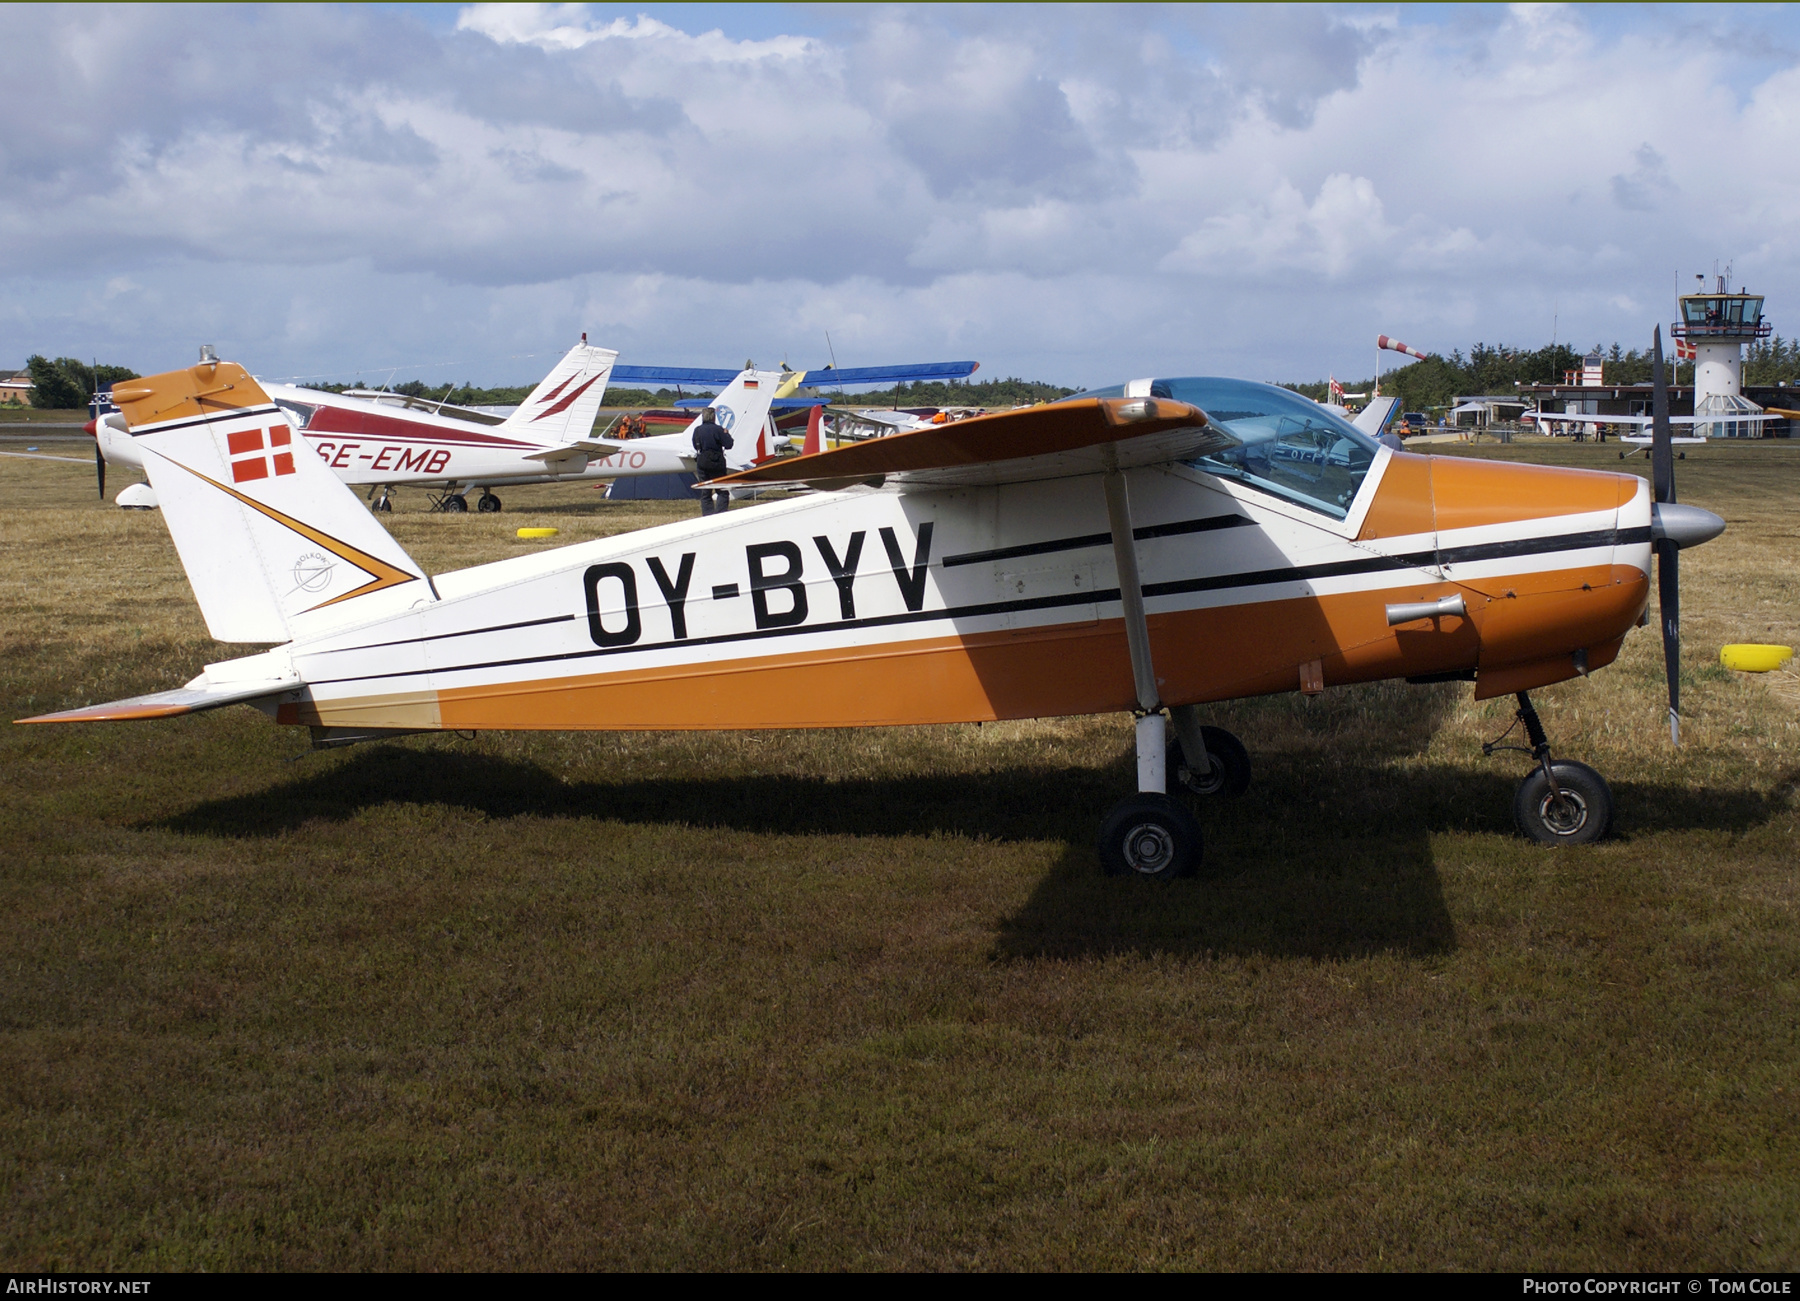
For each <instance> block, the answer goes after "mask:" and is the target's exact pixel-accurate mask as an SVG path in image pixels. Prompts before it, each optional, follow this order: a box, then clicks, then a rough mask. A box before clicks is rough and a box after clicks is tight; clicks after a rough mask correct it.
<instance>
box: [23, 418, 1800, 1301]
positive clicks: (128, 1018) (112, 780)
mask: <svg viewBox="0 0 1800 1301" xmlns="http://www.w3.org/2000/svg"><path fill="white" fill-rule="evenodd" d="M1453 450H1460V449H1453ZM1478 454H1483V455H1512V456H1522V455H1531V456H1533V457H1534V458H1536V459H1557V460H1563V461H1568V462H1580V463H1585V464H1591V465H1596V466H1603V467H1604V468H1618V463H1617V461H1616V459H1614V458H1613V453H1612V451H1611V450H1604V451H1602V450H1601V449H1593V448H1555V449H1544V448H1531V449H1527V448H1522V447H1513V448H1505V449H1496V450H1495V451H1492V452H1488V451H1483V452H1480V453H1478ZM1680 474H1681V486H1682V496H1683V499H1684V500H1689V501H1694V502H1697V503H1699V504H1702V505H1711V506H1713V507H1714V508H1715V509H1719V510H1721V511H1722V513H1724V514H1726V515H1727V516H1728V518H1730V519H1731V521H1732V531H1731V532H1730V533H1729V534H1727V536H1726V538H1724V539H1723V540H1721V541H1719V542H1716V543H1714V544H1712V545H1710V546H1708V547H1706V548H1703V549H1701V550H1699V551H1696V552H1692V553H1689V555H1688V557H1687V560H1686V565H1685V568H1684V576H1685V578H1686V584H1685V589H1684V610H1685V614H1686V626H1687V630H1688V638H1687V651H1686V657H1685V664H1686V668H1687V670H1688V673H1689V680H1688V684H1687V687H1686V692H1687V696H1686V705H1687V719H1686V725H1685V732H1684V741H1685V744H1684V745H1683V747H1682V749H1681V750H1680V751H1679V752H1676V751H1673V750H1671V749H1670V747H1669V745H1668V742H1667V736H1666V732H1665V731H1664V729H1663V721H1662V719H1663V715H1662V706H1661V689H1662V688H1661V679H1660V653H1659V649H1658V647H1657V645H1656V644H1655V641H1654V638H1653V636H1652V633H1651V631H1650V630H1646V631H1645V632H1641V633H1639V634H1637V635H1635V636H1634V637H1633V638H1632V639H1631V641H1630V642H1629V644H1628V646H1627V649H1626V651H1625V653H1624V655H1623V656H1622V657H1621V659H1620V662H1619V663H1618V664H1617V665H1616V666H1614V667H1613V668H1610V669H1608V670H1606V671H1604V672H1601V673H1598V674H1596V675H1595V676H1594V677H1593V678H1592V679H1589V680H1587V681H1584V682H1576V683H1571V684H1567V685H1565V686H1562V687H1558V688H1554V689H1551V690H1547V691H1545V692H1542V693H1540V695H1539V705H1540V708H1541V710H1542V711H1543V713H1544V716H1545V718H1546V721H1547V723H1548V725H1549V726H1550V729H1551V732H1552V736H1553V738H1554V740H1555V741H1556V743H1557V745H1558V747H1559V749H1560V750H1561V751H1562V752H1565V753H1567V754H1569V755H1570V756H1572V757H1579V758H1582V759H1585V760H1587V761H1588V762H1591V763H1593V764H1595V765H1596V766H1597V767H1599V768H1600V769H1601V770H1602V771H1604V772H1605V773H1606V774H1607V775H1608V776H1609V778H1610V779H1611V780H1612V783H1613V786H1614V790H1615V792H1616V793H1617V796H1618V801H1619V811H1618V818H1617V823H1618V832H1617V835H1616V836H1615V837H1614V838H1613V839H1611V840H1610V841H1608V842H1606V843H1604V844H1601V845H1597V846H1594V847H1591V848H1588V849H1582V850H1574V851H1565V852H1560V853H1552V852H1545V851H1541V850H1537V849H1534V848H1532V847H1530V846H1528V845H1526V844H1524V843H1523V842H1522V841H1520V840H1519V839H1518V838H1516V836H1515V835H1514V834H1513V832H1512V830H1511V826H1510V814H1509V808H1510V799H1511V793H1512V788H1513V784H1514V782H1515V781H1516V779H1517V777H1518V776H1519V765H1518V763H1517V762H1516V761H1515V759H1510V758H1509V759H1506V760H1499V759H1496V760H1484V759H1482V758H1481V757H1480V752H1479V748H1478V742H1479V741H1480V740H1481V739H1484V738H1485V737H1488V736H1491V735H1493V734H1495V733H1497V732H1499V731H1500V730H1501V729H1502V728H1503V727H1504V726H1505V724H1506V722H1507V713H1508V710H1507V707H1506V706H1505V705H1503V704H1500V703H1498V702H1495V703H1487V704H1481V705H1476V704H1474V703H1473V702H1472V701H1471V700H1470V698H1469V694H1468V688H1467V687H1466V686H1464V687H1460V688H1459V687H1456V686H1439V687H1427V688H1412V687H1405V686H1403V685H1384V686H1379V687H1371V688H1366V689H1359V690H1351V691H1333V692H1328V693H1327V694H1326V695H1324V696H1322V697H1319V698H1318V699H1315V700H1311V701H1308V700H1304V699H1301V698H1298V697H1285V698H1277V699H1270V700H1261V701H1248V702H1241V703H1238V704H1235V705H1232V706H1229V707H1226V708H1222V709H1220V710H1219V711H1218V713H1217V716H1216V717H1217V721H1219V722H1221V723H1222V724H1224V725H1226V726H1229V727H1232V728H1234V729H1235V730H1237V731H1238V732H1239V733H1240V734H1241V735H1243V736H1244V737H1245V739H1246V740H1247V742H1248V743H1249V745H1250V748H1251V750H1252V752H1253V754H1254V756H1255V759H1256V762H1257V765H1258V778H1257V784H1256V786H1255V787H1254V788H1253V790H1252V792H1251V794H1250V796H1248V797H1247V798H1246V799H1245V800H1243V801H1241V802H1239V803H1237V804H1233V805H1228V806H1224V807H1216V808H1207V809H1205V810H1204V811H1203V821H1204V824H1205V826H1206V829H1207V834H1208V837H1209V842H1208V843H1209V871H1208V874H1207V875H1206V876H1205V877H1203V878H1202V879H1199V880H1195V881H1191V882H1183V883H1179V884H1177V885H1175V886H1173V887H1169V888H1156V887H1152V886H1150V885H1147V884H1145V883H1141V882H1131V881H1110V880H1104V879H1101V878H1100V877H1099V876H1098V875H1097V871H1096V865H1095V862H1094V855H1093V851H1092V848H1091V844H1090V842H1091V838H1092V835H1093V831H1094V827H1095V825H1096V823H1097V820H1098V818H1099V816H1100V814H1101V813H1102V811H1103V810H1104V809H1105V808H1106V807H1107V805H1108V804H1109V803H1110V802H1111V801H1112V800H1114V799H1116V798H1118V797H1119V795H1121V794H1122V793H1124V792H1125V791H1126V790H1127V789H1128V788H1129V786H1130V784H1131V762H1130V753H1129V728H1128V726H1127V725H1126V721H1125V720H1124V719H1122V718H1098V719H1075V720H1058V721H1040V722H1029V723H1013V724H1003V725H990V726H987V727H942V728H925V729H916V730H910V731H909V730H883V731H867V732H849V733H836V732H822V733H818V732H814V733H770V734H721V735H691V734H679V735H654V734H625V735H612V734H590V735H567V736H540V735H534V734H490V735H483V736H479V737H477V738H475V739H474V740H465V739H461V738H457V737H430V738H416V739H411V740H407V741H403V742H400V743H397V744H391V745H381V746H374V747H367V748H358V749H355V750H350V751H341V752H332V753H325V754H311V753H309V752H308V751H307V749H306V743H305V737H304V734H303V733H298V732H295V731H288V730H282V729H277V728H275V727H273V726H272V725H270V724H269V723H268V722H267V721H266V720H264V719H263V718H262V717H261V716H260V715H258V714H255V713H253V712H251V711H249V710H247V709H240V710H223V711H219V712H216V713H211V714H206V715H201V716H197V717H193V718H187V719H179V720H173V721H170V722H166V723H158V724H141V725H130V726H124V725H121V726H109V727H87V728H32V729H26V728H10V727H8V728H5V729H4V730H0V747H3V748H0V756H3V758H0V763H3V764H4V768H3V771H4V775H5V780H6V797H5V800H4V803H3V804H0V937H3V943H0V959H3V960H4V964H5V970H4V983H3V984H0V1051H3V1052H4V1060H5V1061H6V1063H7V1066H6V1069H5V1070H4V1071H0V1135H3V1136H4V1137H3V1148H0V1150H3V1151H4V1153H5V1158H6V1159H5V1161H4V1163H3V1164H0V1259H3V1260H4V1263H5V1264H6V1266H7V1267H9V1268H15V1269H32V1270H37V1269H46V1268H56V1267H61V1268H105V1269H127V1268H129V1269H142V1268H154V1267H162V1268H201V1267H205V1268H274V1267H287V1268H359V1267H374V1268H421V1267H426V1268H430V1267H439V1268H490V1267H513V1266H538V1267H551V1268H559V1267H604V1266H618V1267H633V1266H635V1267H752V1268H784V1267H796V1268H803V1267H832V1266H848V1267H858V1268H890V1267H968V1268H975V1267H1071V1266H1072V1267H1082V1266H1086V1267H1125V1268H1137V1267H1143V1268H1160V1267H1187V1266H1202V1267H1241V1268H1250V1267H1277V1268H1346V1267H1363V1268H1376V1267H1392V1268H1502V1269H1504V1268H1565V1269H1602V1268H1612V1269H1648V1268H1680V1269H1693V1268H1700V1267H1707V1268H1720V1269H1723V1268H1734V1267H1735V1268H1745V1269H1749V1268H1756V1269H1764V1270H1767V1269H1774V1268H1792V1267H1793V1266H1794V1265H1795V1263H1796V1261H1797V1260H1800V1216H1797V1215H1796V1210H1795V1208H1796V1206H1797V1205H1800V1169H1797V1160H1796V1158H1797V1156H1800V1124H1797V1121H1800V1115H1797V1109H1796V1094H1795V1091H1796V1089H1797V1088H1800V1085H1797V1084H1796V1079H1797V1078H1800V1077H1797V1075H1796V1069H1795V1068H1796V1065H1797V1063H1800V1043H1797V1038H1800V1035H1797V1031H1796V1024H1797V1020H1796V1012H1797V1010H1800V1007H1797V1004H1800V997H1797V995H1800V957H1797V948H1796V943H1795V941H1796V888H1795V880H1794V875H1795V865H1796V863H1797V862H1800V853H1797V852H1796V849H1797V847H1800V836H1797V835H1796V827H1795V823H1796V812H1795V800H1794V792H1795V785H1796V782H1797V781H1800V754H1797V752H1796V746H1797V745H1800V678H1795V677H1794V676H1793V675H1791V674H1790V675H1786V676H1785V677H1777V678H1776V679H1773V680H1772V679H1770V678H1750V677H1741V676H1737V675H1731V674H1727V673H1725V672H1724V671H1722V670H1719V669H1717V668H1716V667H1712V665H1713V664H1714V663H1716V660H1715V658H1714V657H1715V656H1716V651H1717V647H1718V645H1719V644H1720V643H1721V642H1722V641H1726V640H1759V641H1760V640H1773V641H1782V642H1786V643H1788V644H1793V643H1795V642H1797V641H1800V609H1797V606H1796V593H1797V586H1796V578H1797V577H1800V575H1797V573H1796V565H1797V563H1800V546H1797V545H1796V532H1797V531H1800V530H1797V529H1796V526H1795V522H1794V520H1795V516H1794V514H1793V510H1794V502H1795V487H1796V485H1797V483H1800V449H1788V448H1785V447H1747V448H1708V449H1706V450H1705V451H1704V452H1703V453H1701V454H1697V455H1695V456H1694V457H1691V458H1690V459H1689V460H1688V461H1686V462H1684V463H1682V465H1681V466H1680ZM0 485H3V486H4V489H5V499H6V501H7V503H8V509H7V511H6V512H5V513H4V514H3V515H0V556H3V558H4V561H5V564H4V566H3V568H0V611H3V612H4V613H3V614H0V705H4V707H5V709H6V710H7V711H8V716H9V717H17V716H20V715H23V714H25V713H29V712H37V711H40V710H43V709H48V708H55V707H59V706H64V705H72V704H77V703H85V702H89V701H93V700H101V699H110V698H113V697H116V696H122V695H127V694H132V693H134V692H139V691H147V690H156V689H161V688H165V687H168V686H171V685H175V684H177V683H179V682H181V681H184V680H185V679H186V678H187V677H189V676H191V675H192V673H193V672H194V671H195V670H196V669H197V667H198V666H199V665H200V664H202V663H204V662H205V661H206V660H208V659H217V658H222V657H224V656H226V655H228V654H231V653H234V652H233V651H232V650H231V649H230V648H224V647H219V646H217V645H216V644H214V643H212V642H210V641H209V640H208V639H207V637H206V635H205V630H204V627H203V625H202V624H201V622H200V620H199V617H198V613H197V611H196V610H195V609H194V607H193V604H192V601H191V598H190V597H189V595H188V593H187V588H186V584H185V582H184V581H183V580H182V578H181V575H180V570H179V567H178V565H177V564H176V561H175V557H174V553H173V548H172V547H171V545H170V544H169V542H168V538H167V535H166V533H165V532H164V530H163V527H162V524H161V522H160V520H159V519H157V517H155V516H154V515H144V514H133V513H126V512H121V511H117V510H114V509H112V508H111V507H102V506H100V505H99V504H98V503H94V502H92V501H91V500H90V498H91V496H92V493H93V488H92V485H91V481H90V480H89V478H88V477H86V476H85V475H84V474H83V473H82V471H81V468H80V467H78V466H72V465H71V466H61V465H57V464H55V463H47V462H29V461H0ZM595 497H596V494H592V493H588V492H586V491H585V490H583V489H554V488H553V489H534V490H515V491H514V492H512V493H510V494H508V495H507V505H508V510H507V513H506V514H504V515H503V516H501V517H499V518H498V519H494V518H490V517H480V516H473V515H471V516H465V517H461V518H457V517H442V516H430V515H425V514H422V513H418V512H416V511H412V512H407V511H403V512H402V513H400V514H397V515H396V516H395V517H394V519H393V528H394V531H395V533H396V534H397V535H398V536H399V538H400V539H401V541H402V542H403V543H404V544H405V545H406V546H407V547H408V548H410V549H411V550H412V551H413V552H414V554H415V555H417V556H418V557H419V558H420V559H421V560H422V561H424V562H425V563H427V564H428V565H430V566H432V567H433V568H434V569H443V568H449V567H454V566H457V565H462V564H468V563H472V562H475V561H478V560H482V559H489V558H493V557H495V556H499V555H504V554H508V553H510V552H511V551H513V550H514V549H516V548H519V547H523V546H526V545H533V544H525V543H520V542H517V541H516V540H515V539H514V538H513V537H512V530H513V529H515V528H517V527H518V526H520V525H522V524H530V523H551V524H556V525H558V526H559V527H561V528H563V530H564V533H563V535H562V537H561V538H560V539H559V541H566V540H571V539H574V538H580V537H587V536H596V535H598V534H601V533H605V532H611V531H615V530H617V529H620V528H629V527H637V526H641V525H643V524H645V523H648V522H652V521H655V520H660V519H664V518H668V517H670V516H671V515H672V514H674V513H676V512H678V511H679V510H681V509H682V508H679V507H668V506H663V505H660V504H656V503H642V504H630V505H625V504H620V505H616V506H606V505H596V504H594V502H595ZM419 504H422V503H420V502H418V501H416V500H413V499H406V500H404V501H403V505H419ZM685 509H687V510H692V509H693V508H692V507H687V508H685ZM539 545H541V544H539Z"/></svg>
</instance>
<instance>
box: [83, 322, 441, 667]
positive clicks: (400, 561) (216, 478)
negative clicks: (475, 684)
mask: <svg viewBox="0 0 1800 1301" xmlns="http://www.w3.org/2000/svg"><path fill="white" fill-rule="evenodd" d="M202 356H203V360H202V361H201V363H200V364H199V365H197V366H193V367H190V368H189V369H187V370H176V371H169V372H167V373H166V374H162V375H151V376H149V377H147V378H145V379H138V380H132V381H130V382H129V383H122V384H117V385H115V386H114V393H113V400H114V401H115V402H117V403H118V404H119V408H120V410H121V411H122V412H123V413H124V416H125V419H126V422H127V424H128V428H129V432H130V435H131V438H132V440H133V442H134V444H135V447H136V450H137V452H138V453H139V455H140V456H141V457H142V460H143V465H144V471H145V473H147V474H148V475H149V476H150V485H151V487H152V488H153V489H154V490H155V492H156V497H157V501H158V502H159V503H160V504H161V506H162V514H163V519H164V520H165V521H167V523H168V526H169V533H170V534H171V535H172V536H173V537H174V539H175V549H176V550H177V551H178V552H179V553H180V555H181V563H182V567H183V568H184V569H186V570H187V576H188V582H189V583H190V584H191V585H192V587H193V589H194V596H195V599H197V600H198V601H199V603H200V612H201V614H202V615H204V616H205V618H206V626H207V629H208V630H209V631H210V632H211V633H212V635H213V636H214V637H216V638H218V640H220V641H233V642H284V641H289V640H292V638H293V637H294V636H295V635H296V634H297V632H299V631H303V630H305V631H310V630H315V629H322V628H324V627H329V626H332V625H334V624H339V623H344V622H352V621H355V620H357V619H360V618H362V617H375V616H377V615H380V614H382V613H386V612H388V611H391V610H395V609H404V608H405V607H406V606H408V605H411V604H413V603H415V602H417V601H420V600H431V599H434V594H433V592H432V591H431V584H430V580H429V579H427V578H426V577H425V573H424V571H423V570H422V569H420V568H419V566H418V565H417V564H415V563H414V562H413V559H412V558H411V557H410V556H408V555H407V554H406V552H405V551H404V550H402V549H401V547H400V544H399V543H397V542H395V541H394V539H393V538H392V537H391V536H389V534H388V532H387V530H385V529H383V528H382V527H381V525H380V524H379V523H377V522H376V520H375V517H374V516H373V515H371V514H370V513H369V511H368V510H367V509H366V508H365V507H364V506H363V504H362V503H361V502H360V501H358V500H357V499H356V496H355V495H354V494H353V493H352V492H351V491H350V489H348V488H346V487H345V486H344V485H343V484H342V483H340V482H339V481H338V478H337V476H336V475H334V474H333V473H332V472H331V471H330V470H329V469H328V468H327V467H326V465H325V463H324V462H323V461H321V460H320V459H319V458H318V457H317V456H315V455H313V454H312V453H311V452H309V451H308V450H307V448H306V444H305V443H304V441H302V440H301V439H300V438H299V437H297V436H296V435H294V433H293V432H292V430H291V428H290V426H289V425H288V422H287V419H286V418H285V417H284V416H283V415H282V413H281V411H280V410H279V409H278V408H277V407H276V406H275V404H274V403H272V402H271V401H269V397H268V395H267V394H266V393H264V392H263V390H262V388H261V387H260V386H259V385H258V384H257V382H256V381H255V380H254V379H252V378H250V376H249V375H248V374H247V373H246V372H245V371H244V369H243V368H242V367H241V366H237V365H234V364H232V363H231V362H222V361H217V360H215V359H213V358H212V357H211V356H210V349H209V350H207V351H206V352H205V353H203V354H202Z"/></svg>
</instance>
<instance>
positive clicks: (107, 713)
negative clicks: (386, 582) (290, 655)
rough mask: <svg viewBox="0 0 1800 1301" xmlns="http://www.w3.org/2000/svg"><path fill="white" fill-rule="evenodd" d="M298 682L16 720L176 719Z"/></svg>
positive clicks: (184, 692) (188, 692) (164, 694)
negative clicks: (180, 715)
mask: <svg viewBox="0 0 1800 1301" xmlns="http://www.w3.org/2000/svg"><path fill="white" fill-rule="evenodd" d="M299 685H300V682H299V679H297V678H296V679H294V680H293V681H290V682H251V683H242V682H234V683H232V684H231V685H230V686H219V687H213V686H206V687H199V688H195V687H192V686H187V687H182V688H181V689H180V690H179V691H157V692H154V693H152V694H151V695H148V696H132V697H130V698H129V699H126V700H113V701H109V702H107V703H106V704H104V705H89V706H88V707H87V708H86V709H65V710H63V711H62V712H61V713H56V714H39V715H37V716H36V717H35V718H20V719H15V720H14V721H15V722H19V723H123V722H133V721H136V720H138V719H142V718H173V717H175V715H177V714H198V713H200V712H202V711H203V710H208V709H217V708H219V706H221V705H236V704H240V703H242V702H243V701H246V700H261V699H262V698H263V697H264V696H273V695H277V694H279V693H280V692H283V691H292V690H294V688H296V687H298V686H299Z"/></svg>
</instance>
